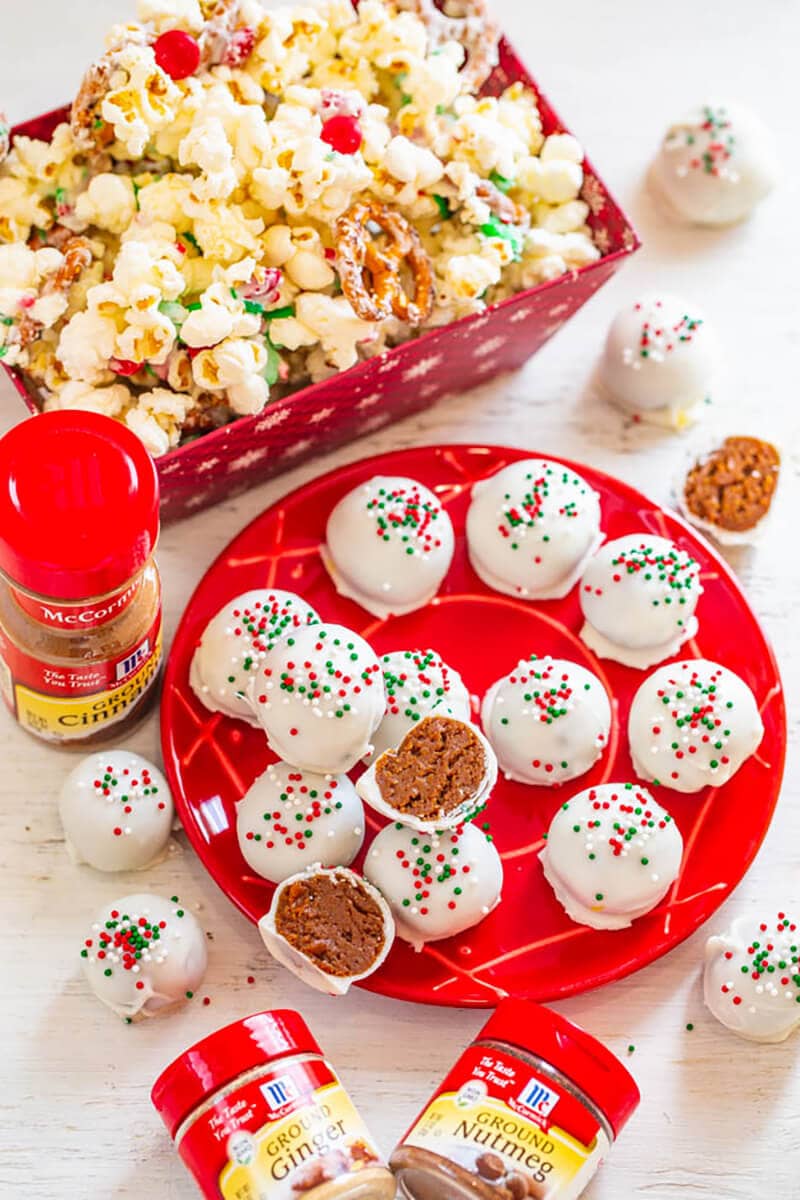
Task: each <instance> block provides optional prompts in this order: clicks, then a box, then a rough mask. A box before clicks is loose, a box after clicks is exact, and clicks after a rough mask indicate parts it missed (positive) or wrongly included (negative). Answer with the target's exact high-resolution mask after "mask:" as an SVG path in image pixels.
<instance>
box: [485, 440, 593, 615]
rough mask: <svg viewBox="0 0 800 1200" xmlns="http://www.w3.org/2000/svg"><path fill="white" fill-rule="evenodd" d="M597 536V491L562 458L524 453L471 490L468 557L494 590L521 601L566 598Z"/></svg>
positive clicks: (578, 576)
mask: <svg viewBox="0 0 800 1200" xmlns="http://www.w3.org/2000/svg"><path fill="white" fill-rule="evenodd" d="M601 540H602V535H601V533H600V497H599V496H598V494H597V492H595V491H594V489H593V488H591V487H590V486H589V484H588V483H587V482H586V480H585V479H582V478H581V476H580V475H576V474H575V472H574V471H572V470H570V469H569V467H565V466H563V465H562V464H561V463H558V462H554V461H551V460H549V459H542V458H526V459H523V460H521V461H520V462H515V463H512V464H511V465H510V466H508V467H504V468H503V469H502V470H500V471H497V472H496V473H495V474H494V475H491V476H490V477H489V478H488V479H482V480H480V481H479V482H478V483H476V484H475V486H474V487H473V489H472V502H471V504H470V507H469V511H468V513H467V546H468V549H469V558H470V562H471V563H472V566H473V568H474V570H475V572H476V573H477V574H478V575H479V576H480V578H481V579H482V580H483V582H484V583H485V584H486V585H487V587H490V588H493V589H494V590H495V591H497V592H504V593H505V594H506V595H508V596H515V597H517V598H518V599H521V600H550V599H558V598H560V597H561V596H566V594H567V592H569V591H570V590H571V589H572V588H573V587H574V585H575V583H576V582H577V581H578V579H579V578H580V576H581V575H582V573H583V569H584V567H585V565H586V562H587V560H588V559H589V557H590V555H592V554H593V553H594V551H595V550H596V549H597V547H598V546H599V545H600V542H601Z"/></svg>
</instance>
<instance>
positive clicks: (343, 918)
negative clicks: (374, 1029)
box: [258, 866, 395, 996]
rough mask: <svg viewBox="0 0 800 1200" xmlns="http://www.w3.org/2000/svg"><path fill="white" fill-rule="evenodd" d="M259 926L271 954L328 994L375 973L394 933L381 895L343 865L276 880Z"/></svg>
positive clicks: (340, 993)
mask: <svg viewBox="0 0 800 1200" xmlns="http://www.w3.org/2000/svg"><path fill="white" fill-rule="evenodd" d="M258 930H259V933H260V934H261V937H262V938H263V941H264V945H265V946H266V947H267V950H269V952H270V954H271V955H272V957H273V958H275V959H277V961H278V962H279V963H281V964H282V965H283V966H284V967H286V969H287V970H289V971H291V972H292V974H293V975H296V976H297V978H298V979H300V980H302V982H303V983H305V984H307V985H308V986H309V987H312V988H314V989H315V990H316V991H318V992H326V993H327V994H328V995H329V996H344V995H345V994H346V993H347V992H348V991H349V990H350V988H351V986H352V985H353V984H354V983H358V982H359V980H361V979H366V978H367V977H368V976H370V975H372V974H374V972H375V971H377V970H378V968H379V967H380V966H381V964H382V963H383V962H384V960H385V959H386V956H387V955H388V953H389V951H390V950H391V948H392V944H393V943H394V938H395V927H394V919H393V918H392V914H391V911H390V909H389V906H388V904H387V903H386V901H385V900H384V898H383V896H382V895H381V894H380V892H379V891H378V890H377V888H374V887H373V886H372V884H371V883H368V882H367V880H366V879H362V878H361V876H360V875H357V874H356V872H355V871H350V870H348V869H347V867H334V868H332V869H330V870H325V869H323V868H322V867H320V866H311V867H309V868H308V869H307V870H306V871H302V872H300V873H299V874H297V875H293V876H291V878H289V879H286V880H284V882H283V883H280V884H278V886H277V888H276V889H275V894H274V895H273V897H272V904H271V905H270V908H269V911H268V912H266V913H265V914H264V916H263V917H262V918H261V920H260V921H259V922H258Z"/></svg>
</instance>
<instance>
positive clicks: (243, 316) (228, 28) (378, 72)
mask: <svg viewBox="0 0 800 1200" xmlns="http://www.w3.org/2000/svg"><path fill="white" fill-rule="evenodd" d="M403 4H404V0H397V5H395V4H394V3H384V2H382V0H361V3H360V5H359V7H358V9H357V10H356V9H354V8H353V6H352V5H351V3H350V0H308V3H305V4H302V5H298V6H291V7H290V6H285V7H279V8H271V9H267V8H264V7H263V6H262V5H261V4H260V3H259V2H258V0H139V3H138V11H137V19H136V21H133V22H131V23H130V24H126V25H117V26H115V27H114V28H113V29H112V30H111V31H110V33H109V36H108V38H107V42H106V49H105V52H104V53H103V55H102V56H101V57H100V58H99V59H98V60H97V62H95V63H94V64H93V65H92V67H91V68H90V69H89V71H88V72H87V74H86V76H85V78H84V80H83V83H82V85H81V89H80V93H79V95H78V96H77V98H76V100H75V104H74V106H73V109H72V115H71V120H70V121H69V122H66V123H64V124H62V125H60V126H59V127H58V128H57V129H56V131H55V133H54V135H53V137H52V139H51V141H49V142H41V141H35V140H32V139H30V138H26V137H18V138H17V139H16V140H15V141H14V143H13V145H9V138H8V130H7V126H6V125H5V123H4V122H3V120H2V118H1V117H0V360H1V361H2V362H3V363H4V364H5V365H6V366H12V367H16V368H18V369H19V370H20V371H21V372H22V373H23V375H24V376H25V378H26V379H27V380H28V382H29V384H30V385H31V386H32V388H33V389H35V391H36V393H37V394H38V395H39V396H41V400H42V405H43V407H44V408H45V409H58V408H85V409H91V410H93V411H96V412H103V413H107V414H108V415H109V416H111V417H114V418H116V419H117V420H120V421H123V422H125V423H126V424H127V425H128V426H129V427H130V428H131V429H133V430H134V431H135V432H136V433H137V434H138V435H139V436H140V437H141V439H142V441H143V442H144V443H145V445H146V446H147V447H148V449H149V450H150V451H151V453H152V454H154V455H161V454H164V453H166V452H167V451H168V450H170V449H172V448H174V447H175V446H177V445H179V444H180V442H181V441H182V440H183V439H186V438H189V437H195V436H197V435H199V434H202V433H203V432H205V431H207V430H210V429H213V428H216V427H218V426H219V425H222V424H224V423H226V422H228V421H231V420H233V419H235V418H236V417H238V416H244V415H252V414H255V413H258V412H260V411H261V410H262V409H263V408H264V407H265V406H266V405H267V404H269V403H270V401H271V400H274V399H276V398H279V397H281V396H283V395H285V394H287V392H288V391H290V390H292V389H296V388H298V387H302V386H304V385H305V384H306V383H308V382H309V381H316V380H320V379H324V378H326V377H328V376H330V375H331V374H333V373H335V372H338V371H345V370H347V369H348V368H349V367H351V366H353V365H354V364H355V363H356V362H358V361H359V360H361V359H364V358H367V357H370V356H373V355H375V354H378V353H381V352H382V351H383V350H385V349H386V348H387V347H390V346H392V345H396V344H397V343H399V342H402V341H404V340H407V339H409V338H412V337H415V336H417V335H418V334H419V333H420V332H421V331H422V330H424V329H426V328H433V327H436V326H441V325H444V324H446V323H448V322H452V321H455V320H458V319H459V318H461V317H464V316H467V315H470V314H473V313H479V312H481V311H482V310H484V309H485V308H486V307H487V306H489V305H492V304H495V303H497V302H498V301H499V300H502V299H503V298H505V297H507V296H509V295H511V294H512V293H514V292H517V291H520V290H523V289H526V288H529V287H531V286H533V285H534V284H536V283H539V282H541V281H544V280H550V279H553V278H555V277H557V276H559V275H562V274H564V273H565V272H569V271H572V270H575V269H578V268H580V267H582V266H584V265H586V264H587V263H590V262H592V261H593V260H595V259H596V258H598V257H599V251H598V250H597V248H596V247H595V245H594V244H593V241H592V236H591V233H590V230H589V228H588V226H587V216H588V208H587V205H586V203H585V202H584V201H583V200H582V199H580V193H581V188H582V185H583V168H582V162H583V151H582V149H581V147H580V145H579V144H578V143H577V142H576V140H575V139H574V138H573V137H571V136H569V135H567V134H561V133H556V134H553V135H552V136H550V137H544V136H543V134H542V129H541V122H540V118H539V112H538V109H537V105H536V100H535V97H534V96H533V95H532V94H531V93H530V92H529V91H527V90H526V89H525V88H524V87H522V86H521V85H519V84H514V85H512V86H511V87H509V88H508V89H507V90H506V91H505V92H503V94H502V95H500V96H498V97H483V96H481V95H479V94H477V93H476V92H475V90H474V89H475V86H476V78H477V79H478V80H480V78H481V75H482V76H483V78H485V77H487V76H488V74H489V73H490V71H491V69H492V67H493V66H494V65H495V63H496V61H497V49H496V37H495V39H494V43H492V38H491V36H490V32H489V31H488V30H487V36H486V38H485V39H484V40H485V42H486V45H482V48H481V51H480V53H481V54H482V55H483V56H484V57H485V62H484V60H483V59H481V61H480V62H478V61H477V59H476V58H475V57H474V56H475V55H476V54H478V51H477V50H476V49H475V45H474V44H473V46H472V47H470V49H469V51H467V49H465V47H464V45H462V44H461V42H460V41H459V40H458V36H457V34H458V26H459V24H461V25H463V24H464V22H463V21H462V22H460V23H459V22H458V21H456V20H455V19H453V20H451V21H449V22H448V21H446V20H445V18H444V16H440V17H439V19H438V20H437V25H436V29H435V31H434V30H433V28H429V27H428V25H427V24H426V22H425V20H424V19H422V18H420V17H419V16H418V15H416V13H415V12H414V11H408V8H413V7H414V5H413V4H411V5H407V6H406V7H405V8H404V7H403ZM443 24H445V25H448V24H449V25H452V27H453V34H454V36H453V37H452V39H451V40H447V38H445V39H444V40H443V38H442V36H441V27H442V25H443ZM434 33H435V36H434ZM448 36H449V35H448ZM467 61H469V63H470V70H469V72H467V71H466V70H465V66H466V63H467ZM470 89H472V90H470ZM364 200H367V201H369V202H370V203H371V204H373V205H378V206H379V208H378V210H377V211H379V212H380V213H381V214H383V215H382V216H381V217H380V218H376V220H377V224H373V223H372V222H371V221H370V222H367V223H366V225H365V226H362V227H361V228H358V229H355V230H353V219H352V217H351V215H350V214H351V210H353V206H354V205H356V204H357V203H358V202H360V201H364ZM348 222H349V225H348ZM348 228H349V229H350V231H351V233H353V234H354V237H351V238H349V239H347V238H345V237H344V236H343V231H345V230H346V229H348ZM398 231H399V232H398ZM412 244H413V245H414V246H415V247H416V248H417V249H416V251H414V252H412V251H411V250H410V249H409V247H410V246H411V245H412ZM353 245H355V246H356V248H357V249H356V253H357V257H356V259H355V261H353V260H352V259H351V258H348V257H347V256H348V255H349V254H352V247H353ZM376 264H377V265H376ZM387 270H388V272H389V276H388V277H387V276H386V272H387ZM415 286H416V289H417V291H416V303H415V305H413V306H411V309H410V310H409V306H408V304H404V303H402V301H403V298H404V297H403V294H402V293H403V292H405V293H406V294H407V295H413V294H414V288H415ZM376 311H377V313H378V316H379V319H375V315H376ZM409 311H410V312H411V313H412V314H416V317H415V318H414V319H413V320H412V317H411V316H410V315H409ZM416 318H419V319H416Z"/></svg>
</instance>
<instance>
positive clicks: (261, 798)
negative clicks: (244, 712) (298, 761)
mask: <svg viewBox="0 0 800 1200" xmlns="http://www.w3.org/2000/svg"><path fill="white" fill-rule="evenodd" d="M298 818H300V819H299V820H298ZM236 833H237V836H238V838H239V849H240V850H241V852H242V855H243V856H244V859H245V861H246V862H247V863H248V865H249V866H250V867H252V869H253V870H254V871H255V872H256V874H257V875H261V876H262V878H264V879H268V880H270V882H271V883H281V882H282V881H283V880H284V879H288V878H289V876H290V875H296V874H297V873H298V872H299V871H303V870H305V868H306V867H310V866H312V865H313V864H314V863H320V862H321V863H323V864H324V865H325V866H326V867H349V865H350V863H351V862H352V861H353V859H354V858H355V856H356V855H357V854H358V852H359V850H360V849H361V844H362V842H363V841H364V808H363V805H362V803H361V801H360V800H359V798H358V795H357V793H356V789H355V788H354V787H353V784H352V783H351V782H350V780H349V779H348V778H347V776H346V775H335V776H334V775H315V774H313V773H311V772H308V771H299V770H298V769H297V767H291V766H289V764H288V763H280V762H279V763H271V764H270V765H269V766H268V767H267V769H266V771H265V772H264V774H263V775H260V776H259V777H258V779H256V781H255V782H254V783H253V784H252V786H251V787H250V788H249V790H248V791H247V792H246V793H245V794H244V796H243V797H242V799H241V800H240V801H239V803H238V805H237V806H236Z"/></svg>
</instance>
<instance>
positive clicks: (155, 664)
mask: <svg viewBox="0 0 800 1200" xmlns="http://www.w3.org/2000/svg"><path fill="white" fill-rule="evenodd" d="M161 652H162V637H161V633H160V632H159V634H158V638H157V641H156V644H155V646H154V647H153V650H152V653H151V654H150V656H149V657H148V658H146V659H145V660H144V661H143V662H142V665H141V666H140V667H139V668H138V669H136V670H134V671H133V672H132V673H131V674H130V675H128V677H127V679H126V680H125V682H124V683H122V684H120V685H119V687H114V688H110V689H108V690H107V691H104V692H92V693H90V694H89V695H87V696H47V695H43V694H42V693H41V692H37V691H33V690H32V689H31V688H27V687H24V686H23V685H22V684H17V685H16V687H15V689H14V691H15V699H16V710H17V719H18V720H19V723H20V724H21V725H22V726H24V727H25V728H26V729H29V730H30V731H31V732H32V733H35V734H38V736H39V737H45V738H46V737H52V738H54V739H57V740H59V741H65V740H68V739H70V738H86V737H90V736H91V735H92V733H96V732H97V731H98V730H100V729H101V728H103V727H106V726H108V725H113V724H115V723H116V722H117V721H122V720H123V719H124V718H125V717H126V716H127V715H128V710H129V709H130V708H131V706H132V705H133V704H135V702H136V701H137V700H138V699H139V698H140V697H141V696H142V695H143V694H144V692H146V691H147V689H148V687H150V685H151V684H152V683H153V682H154V680H155V677H156V675H157V673H158V668H159V665H160V662H161Z"/></svg>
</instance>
